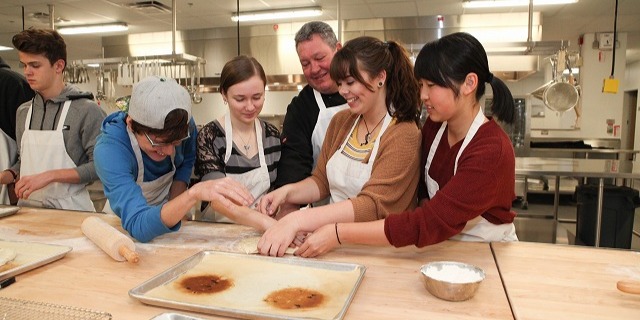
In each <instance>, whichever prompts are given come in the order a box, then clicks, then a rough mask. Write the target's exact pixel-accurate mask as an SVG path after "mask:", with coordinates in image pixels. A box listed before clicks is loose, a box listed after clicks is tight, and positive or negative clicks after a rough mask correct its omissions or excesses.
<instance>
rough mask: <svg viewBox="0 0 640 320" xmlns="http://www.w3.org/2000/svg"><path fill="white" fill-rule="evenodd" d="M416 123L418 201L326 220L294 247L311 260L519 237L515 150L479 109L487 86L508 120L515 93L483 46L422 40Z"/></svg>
mask: <svg viewBox="0 0 640 320" xmlns="http://www.w3.org/2000/svg"><path fill="white" fill-rule="evenodd" d="M414 72H415V76H416V78H417V79H418V80H419V81H420V85H421V89H420V98H421V99H422V101H423V103H424V105H425V107H426V108H427V112H428V113H429V119H427V122H426V123H425V125H424V127H423V128H422V137H423V140H422V166H421V181H420V184H419V192H418V194H419V196H420V198H421V206H420V207H418V208H417V209H415V210H412V211H405V212H402V213H399V214H392V215H389V216H388V217H387V218H386V219H384V220H378V221H372V222H362V223H337V224H330V225H325V226H323V227H322V228H320V229H318V230H316V231H315V232H314V233H313V234H312V235H310V236H308V237H307V238H306V239H305V242H304V243H303V244H302V245H301V247H300V249H299V250H298V252H299V253H302V254H301V255H302V256H304V257H313V256H317V255H320V254H323V253H325V252H327V251H329V250H331V249H332V248H333V247H335V246H336V245H339V244H342V243H359V244H371V245H393V246H396V247H402V246H407V245H415V246H418V247H423V246H427V245H430V244H435V243H438V242H442V241H444V240H447V239H457V240H463V241H487V242H488V241H517V240H518V238H517V236H516V234H515V227H514V225H513V219H514V217H515V213H514V212H513V211H511V202H512V201H513V199H514V198H515V192H514V184H515V154H514V151H513V147H512V145H511V142H510V140H509V138H508V137H507V135H506V134H505V132H504V131H503V130H502V128H500V126H499V125H498V124H497V123H496V122H495V121H494V120H493V119H492V118H487V117H486V116H484V114H483V113H482V107H481V106H480V103H479V101H480V98H481V97H482V96H483V95H484V93H485V89H486V84H487V83H488V84H490V85H491V89H492V91H493V104H492V106H491V109H492V112H493V115H494V116H495V117H496V118H498V119H499V120H502V121H504V122H507V123H512V122H513V117H514V112H513V110H514V105H513V98H512V96H511V93H510V92H509V89H508V88H507V86H506V85H505V84H504V82H502V81H501V80H500V79H498V78H495V77H494V76H493V74H491V72H490V71H489V64H488V61H487V54H486V52H485V50H484V48H483V47H482V44H480V42H479V41H478V40H477V39H476V38H474V37H473V36H471V35H470V34H467V33H454V34H451V35H448V36H445V37H443V38H441V39H439V40H436V41H433V42H430V43H427V44H426V45H425V46H424V47H423V48H422V50H421V51H420V54H419V55H418V58H417V59H416V63H415V67H414Z"/></svg>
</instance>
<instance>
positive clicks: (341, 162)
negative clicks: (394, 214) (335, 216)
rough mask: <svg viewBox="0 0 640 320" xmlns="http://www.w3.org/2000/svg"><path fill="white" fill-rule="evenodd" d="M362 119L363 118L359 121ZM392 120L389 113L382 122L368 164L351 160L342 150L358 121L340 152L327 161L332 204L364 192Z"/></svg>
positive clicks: (352, 128) (356, 123) (356, 122)
mask: <svg viewBox="0 0 640 320" xmlns="http://www.w3.org/2000/svg"><path fill="white" fill-rule="evenodd" d="M361 117H362V116H360V117H359V118H358V119H360V118H361ZM391 119H392V118H391V116H390V115H389V113H387V115H386V116H385V117H384V122H382V127H381V128H380V132H379V133H378V137H377V138H376V140H375V142H374V143H375V144H374V146H373V149H372V150H371V156H370V157H369V162H368V163H362V162H360V161H356V160H353V159H350V158H349V157H347V156H345V155H344V154H342V149H344V147H345V145H346V144H347V141H348V140H349V136H350V135H351V132H353V130H354V129H355V128H356V126H357V125H358V120H356V121H355V122H354V124H353V127H351V131H349V132H350V133H349V134H348V135H347V138H346V139H345V140H344V142H343V143H342V145H341V146H340V149H338V151H336V152H335V153H334V154H333V155H332V156H331V158H329V161H327V170H326V171H327V180H328V181H329V191H330V192H331V203H336V202H340V201H343V200H346V199H349V198H352V197H355V196H356V195H358V193H360V191H361V190H362V186H364V184H365V183H367V181H369V178H371V169H372V168H373V162H374V161H375V159H376V155H377V154H378V149H379V147H380V143H378V142H379V141H380V139H381V137H382V134H383V133H384V131H385V130H387V127H388V126H389V123H391Z"/></svg>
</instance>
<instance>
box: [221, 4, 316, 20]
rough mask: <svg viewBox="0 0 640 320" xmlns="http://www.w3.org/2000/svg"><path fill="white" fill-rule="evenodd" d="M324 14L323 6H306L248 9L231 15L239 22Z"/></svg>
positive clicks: (232, 18)
mask: <svg viewBox="0 0 640 320" xmlns="http://www.w3.org/2000/svg"><path fill="white" fill-rule="evenodd" d="M320 15H322V8H321V7H304V8H291V9H276V10H264V11H246V12H240V17H238V15H237V14H235V13H234V14H233V15H232V16H231V20H233V21H234V22H237V21H238V20H240V22H246V21H260V20H277V19H291V18H306V17H317V16H320Z"/></svg>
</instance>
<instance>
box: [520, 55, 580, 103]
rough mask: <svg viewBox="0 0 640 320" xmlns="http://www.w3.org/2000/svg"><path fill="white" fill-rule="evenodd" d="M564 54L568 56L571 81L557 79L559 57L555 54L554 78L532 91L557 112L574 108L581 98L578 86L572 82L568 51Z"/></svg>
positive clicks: (552, 63) (552, 66) (552, 64)
mask: <svg viewBox="0 0 640 320" xmlns="http://www.w3.org/2000/svg"><path fill="white" fill-rule="evenodd" d="M564 54H565V57H566V66H567V68H568V69H569V72H570V76H569V82H564V81H562V80H558V79H557V74H558V72H557V70H558V69H557V63H558V60H557V59H558V57H557V56H554V57H551V59H550V62H551V69H552V70H551V72H552V74H553V80H551V81H549V82H547V83H545V84H544V85H542V86H540V87H539V88H537V89H536V90H534V91H533V92H532V93H531V95H532V96H534V97H536V98H538V99H540V100H542V102H544V105H545V106H547V108H549V109H551V110H553V111H556V112H565V111H569V110H571V109H573V108H574V107H575V106H576V105H577V104H578V99H579V98H580V94H579V92H578V88H577V87H576V86H575V85H574V84H573V83H572V82H573V73H572V72H571V65H570V64H569V59H568V56H566V52H564ZM558 55H560V54H558Z"/></svg>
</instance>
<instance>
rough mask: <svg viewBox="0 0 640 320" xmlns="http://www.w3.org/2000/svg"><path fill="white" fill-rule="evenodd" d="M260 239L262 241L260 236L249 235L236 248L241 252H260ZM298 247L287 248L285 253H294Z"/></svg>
mask: <svg viewBox="0 0 640 320" xmlns="http://www.w3.org/2000/svg"><path fill="white" fill-rule="evenodd" d="M258 241H260V237H249V238H244V239H242V240H240V241H239V242H238V244H236V248H237V249H238V251H240V252H244V253H246V254H254V253H258ZM297 249H298V248H291V247H289V248H287V251H285V252H284V254H293V253H294V252H295V251H296V250H297Z"/></svg>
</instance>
